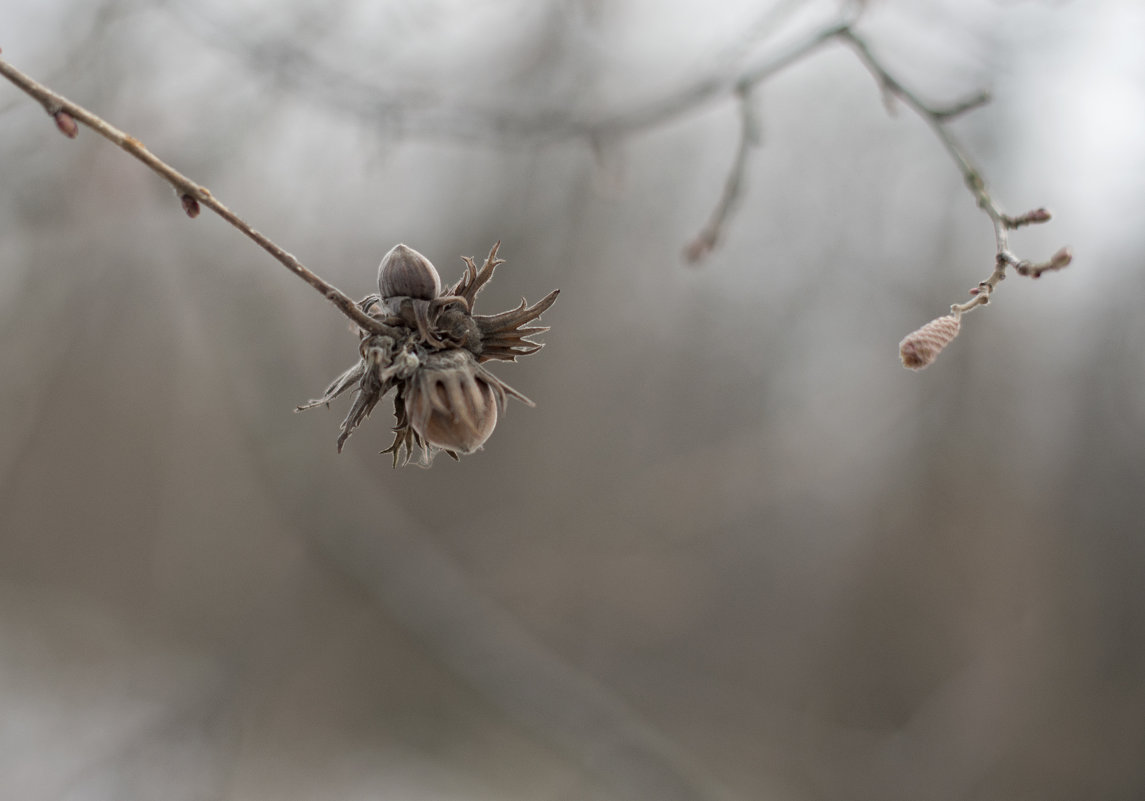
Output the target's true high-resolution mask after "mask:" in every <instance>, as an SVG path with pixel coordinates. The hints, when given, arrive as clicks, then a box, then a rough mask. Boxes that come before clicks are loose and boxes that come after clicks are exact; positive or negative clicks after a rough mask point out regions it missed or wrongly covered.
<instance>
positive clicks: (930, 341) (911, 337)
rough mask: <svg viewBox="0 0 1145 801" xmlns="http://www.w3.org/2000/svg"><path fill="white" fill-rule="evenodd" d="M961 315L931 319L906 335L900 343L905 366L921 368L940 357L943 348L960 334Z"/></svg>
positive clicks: (915, 368) (900, 353) (914, 368)
mask: <svg viewBox="0 0 1145 801" xmlns="http://www.w3.org/2000/svg"><path fill="white" fill-rule="evenodd" d="M961 325H962V320H961V315H959V314H948V315H946V316H944V317H939V318H938V319H937V320H931V321H930V322H929V323H927V324H926V325H924V326H923V327H922V328H920V329H918V330H917V331H914V332H912V333H910V334H908V335H907V336H906V338H904V339H903V341H902V342H900V343H899V357H900V358H901V359H902V364H903V367H907V368H909V369H911V370H921V369H922V368H924V367H926V366H927V365H929V364H930V363H931V362H933V361H934V360H935V359H937V358H938V354H939V353H941V352H942V349H943V348H945V347H946V346H947V345H949V344H950V343H951V341H953V339H954V338H955V337H956V336H958V329H959V327H960V326H961Z"/></svg>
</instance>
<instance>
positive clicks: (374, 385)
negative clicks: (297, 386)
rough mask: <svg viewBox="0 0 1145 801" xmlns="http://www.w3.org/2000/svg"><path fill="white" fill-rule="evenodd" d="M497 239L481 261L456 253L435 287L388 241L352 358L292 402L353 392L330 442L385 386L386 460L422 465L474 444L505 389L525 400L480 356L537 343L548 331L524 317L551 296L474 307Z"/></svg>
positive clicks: (434, 278)
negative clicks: (390, 421)
mask: <svg viewBox="0 0 1145 801" xmlns="http://www.w3.org/2000/svg"><path fill="white" fill-rule="evenodd" d="M499 246H500V242H498V243H497V244H496V245H494V246H493V249H492V250H490V251H489V255H488V257H486V259H485V263H484V264H483V265H482V266H481V267H478V266H477V264H476V262H474V261H473V260H472V259H470V258H465V259H464V261H465V272H464V274H463V275H462V276H461V279H460V280H459V281H458V282H457V283H456V284H454V285H453V286H452V287H450V288H448V289H442V287H441V281H440V279H439V278H438V275H437V270H435V269H434V268H433V265H432V264H430V263H429V260H428V259H426V258H425V257H424V256H422V255H421V254H420V253H418V252H417V251H416V250H413V249H412V248H409V247H406V246H405V245H398V246H396V247H395V248H393V249H392V250H391V251H390V252H389V253H387V254H386V256H385V258H383V259H382V263H381V266H380V267H379V269H378V290H379V292H380V294H377V295H368V296H366V297H365V298H363V299H362V300H361V301H360V302H359V303H358V306H359V308H360V309H361V310H362V311H363V312H365V313H366V314H369V315H370V316H371V317H373V318H374V319H375V320H377V321H378V323H379V326H380V327H381V328H382V331H381V332H371V331H366V330H360V331H359V346H358V352H359V356H360V358H359V360H358V362H357V363H356V364H354V365H353V366H351V367H350V368H349V369H348V370H346V371H345V372H343V373H342V374H341V375H339V376H338V377H337V378H335V379H334V380H333V381H332V382H331V383H330V385H329V386H327V387H326V391H325V392H323V393H322V396H321V397H320V398H316V399H314V400H312V401H310V402H308V403H304V404H302V405H301V406H299V407H298V410H299V411H301V410H303V409H311V408H314V407H315V406H324V405H326V404H328V403H330V401H332V400H334V399H335V398H337V397H338V396H339V395H341V394H343V393H345V392H351V391H352V392H353V396H354V400H353V403H352V404H351V405H350V411H349V412H348V413H347V414H346V417H345V419H344V420H342V426H341V433H340V434H339V436H338V442H337V445H338V450H339V451H341V450H342V446H343V445H344V444H345V442H346V440H347V439H348V438H349V436H350V434H352V433H353V432H354V431H355V429H357V428H358V426H360V425H361V424H362V423H363V422H364V421H365V419H366V418H367V417H369V415H370V412H372V411H373V410H374V407H375V406H376V405H377V404H378V402H379V401H380V400H381V399H382V398H383V397H384V396H385V395H386V394H388V393H389V392H390V391H391V390H393V402H394V418H395V420H396V425H395V426H394V428H393V432H394V441H393V443H392V444H391V445H390V447H388V448H386V449H385V450H384V451H382V452H383V453H392V454H393V457H394V465H395V466H397V465H398V463H399V462H400V463H401V464H408V463H409V461H410V459H411V458H414V457H418V456H419V454H420V459H419V461H420V462H421V463H423V464H426V465H428V464H429V463H430V462H432V460H433V457H434V454H436V453H439V452H441V451H444V452H445V453H447V454H449V455H450V456H452V457H453V458H455V459H456V458H458V456H459V455H460V454H468V453H472V452H473V451H476V450H479V449H480V448H481V446H482V445H484V444H485V442H486V440H488V439H489V436H490V435H491V434H492V433H493V429H494V428H496V427H497V421H498V419H499V418H500V417H501V415H502V414H503V413H504V411H505V405H506V401H507V399H508V397H509V396H510V395H512V396H513V397H515V398H517V399H518V400H521V401H523V402H524V403H527V404H528V405H530V406H532V405H533V402H532V401H531V400H529V399H528V398H526V397H525V396H524V395H522V394H521V393H520V392H517V391H516V390H515V389H513V388H512V387H510V386H509V385H508V384H505V383H504V382H503V381H501V380H500V379H499V378H497V376H495V375H493V373H491V372H490V371H489V370H488V369H487V368H486V367H485V366H484V365H485V363H486V362H489V361H495V360H500V361H516V360H517V358H518V357H520V356H528V355H529V354H531V353H536V352H537V351H538V350H540V349H541V343H539V342H535V341H533V340H532V339H530V337H532V336H535V335H537V334H542V333H544V332H545V331H548V330H549V329H548V328H547V327H545V326H534V325H529V324H530V323H532V322H533V321H534V320H536V319H537V318H539V317H540V316H541V313H542V312H544V311H545V310H547V309H548V308H549V307H550V306H552V305H553V303H554V302H555V301H556V299H557V291H555V290H554V291H553V292H550V293H549V294H548V295H546V296H545V297H544V298H542V299H541V300H540V301H538V302H537V303H535V304H533V305H532V306H529V305H528V304H527V303H525V302H524V301H523V300H522V302H521V305H520V306H518V307H517V308H515V309H510V310H509V311H506V312H502V313H501V314H490V315H484V314H474V313H473V304H474V302H475V301H476V299H477V294H478V293H479V292H480V291H481V288H482V287H483V286H484V285H485V284H487V283H488V282H489V280H490V279H491V278H492V277H493V271H494V269H496V267H497V265H499V264H502V263H503V262H502V261H501V259H498V258H497V249H498V247H499Z"/></svg>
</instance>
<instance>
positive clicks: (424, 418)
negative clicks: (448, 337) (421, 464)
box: [406, 350, 505, 454]
mask: <svg viewBox="0 0 1145 801" xmlns="http://www.w3.org/2000/svg"><path fill="white" fill-rule="evenodd" d="M495 380H496V379H493V380H492V381H491V380H489V374H488V373H486V372H485V371H484V370H483V369H482V368H480V367H478V366H477V362H476V360H475V359H474V358H473V355H472V354H471V353H469V351H465V350H447V351H442V352H439V353H433V354H431V355H430V356H429V358H428V359H427V360H426V361H425V362H424V363H423V365H422V368H421V369H420V370H419V371H418V372H417V374H416V375H415V376H414V378H413V380H411V381H410V383H409V385H408V391H407V397H406V409H407V411H408V413H409V421H410V425H412V426H413V429H414V431H416V432H417V434H418V435H419V436H420V437H421V438H422V439H423V440H425V442H426V444H428V445H430V446H436V447H438V448H443V449H444V450H447V451H451V452H453V453H462V454H464V453H472V452H473V451H475V450H477V449H478V448H480V447H481V446H482V445H483V444H484V443H485V440H487V439H489V435H490V434H492V433H493V429H494V428H495V427H496V426H497V412H498V407H499V406H501V405H502V404H503V403H504V398H505V393H504V390H503V389H501V388H500V387H499V386H497V385H496V384H495V383H494V382H495Z"/></svg>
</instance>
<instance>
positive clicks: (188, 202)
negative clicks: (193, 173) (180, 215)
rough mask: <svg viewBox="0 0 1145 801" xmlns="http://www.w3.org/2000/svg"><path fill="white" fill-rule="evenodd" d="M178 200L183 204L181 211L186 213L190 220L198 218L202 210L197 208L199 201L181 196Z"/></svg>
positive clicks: (187, 196)
mask: <svg viewBox="0 0 1145 801" xmlns="http://www.w3.org/2000/svg"><path fill="white" fill-rule="evenodd" d="M179 200H180V201H181V202H182V203H183V211H185V212H187V216H188V217H190V218H191V219H192V220H193V219H195V218H196V217H198V216H199V212H200V211H202V209H200V208H199V201H197V200H196V199H195V198H194V197H192V196H191V195H183V196H182V197H181V198H179Z"/></svg>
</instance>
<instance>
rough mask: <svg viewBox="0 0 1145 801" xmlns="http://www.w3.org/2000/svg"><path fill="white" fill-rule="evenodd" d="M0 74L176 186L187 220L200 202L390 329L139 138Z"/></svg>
mask: <svg viewBox="0 0 1145 801" xmlns="http://www.w3.org/2000/svg"><path fill="white" fill-rule="evenodd" d="M0 74H2V75H3V76H4V77H5V78H7V79H8V80H9V81H11V82H12V83H14V84H15V85H16V86H17V87H19V88H20V89H23V90H24V91H25V92H26V93H27V94H28V95H29V96H31V97H32V98H33V99H35V100H36V101H38V102H39V103H40V105H42V106H43V107H44V110H45V111H46V112H47V113H48V114H49V115H50V116H51V117H53V118H54V119H55V122H56V126H57V127H58V128H59V129H60V131H61V132H62V133H63V134H64V135H65V136H68V137H69V138H75V136H76V134H77V133H78V132H79V129H78V127H77V123H80V124H83V125H86V126H87V127H88V128H91V129H92V130H93V131H95V132H96V133H97V134H99V135H100V136H102V137H104V138H105V139H107V140H108V141H110V142H113V143H115V144H116V145H118V146H119V147H121V148H122V149H123V150H126V151H127V152H128V153H130V154H131V155H132V156H134V157H135V158H137V159H139V160H140V161H142V162H143V163H144V164H145V165H147V166H148V167H149V168H150V169H151V170H152V171H154V172H156V173H158V174H159V175H161V176H162V177H163V178H164V179H166V180H167V182H168V183H169V184H171V186H172V187H174V189H175V193H176V195H177V196H178V197H179V199H180V202H181V203H182V205H183V209H184V210H185V211H186V213H187V215H188V216H189V217H195V216H197V215H198V214H199V206H200V204H201V205H203V206H206V207H207V208H209V209H211V210H212V211H214V212H215V213H216V214H218V215H219V216H220V217H222V218H223V219H224V220H226V221H227V222H228V223H230V224H231V225H232V226H234V227H235V228H237V229H238V230H240V231H242V232H243V233H244V234H246V235H247V236H248V237H249V238H250V239H252V240H254V241H255V242H256V243H257V244H258V245H259V247H261V248H262V249H263V250H265V251H266V252H267V253H269V254H270V255H271V256H273V257H274V258H275V259H277V260H278V261H279V263H281V264H282V265H283V266H284V267H286V269H288V270H290V272H292V273H294V274H295V275H297V276H298V277H299V278H301V279H302V280H303V281H305V282H306V283H308V284H309V285H310V286H312V287H314V289H316V290H318V291H319V292H321V293H322V295H323V296H324V297H325V298H326V299H327V300H329V301H330V302H331V303H333V304H334V305H335V306H336V307H337V308H338V310H339V311H341V312H342V314H344V315H346V316H347V317H348V318H350V319H351V320H352V321H353V322H354V323H356V324H357V325H358V326H359V327H361V328H362V329H363V330H365V331H369V332H371V333H375V334H384V333H386V332H387V331H389V330H390V329H389V327H388V326H385V325H383V324H382V323H380V322H379V321H377V320H375V319H374V318H372V317H370V316H369V315H367V314H366V313H365V312H364V311H362V309H361V308H359V307H358V304H357V303H355V302H354V301H353V300H351V299H350V297H349V296H347V295H346V294H344V293H343V292H342V291H341V290H339V289H338V288H337V287H335V286H334V285H333V284H330V283H329V282H327V281H325V280H324V279H322V278H321V277H319V276H318V275H317V274H315V273H313V272H311V271H310V270H309V269H307V268H306V266H305V265H303V264H302V262H300V261H298V259H296V258H295V257H294V256H292V255H291V254H290V253H287V252H286V251H285V250H283V249H282V248H281V247H279V246H278V245H276V244H275V243H274V242H273V241H271V240H270V239H269V238H268V237H266V236H265V235H263V234H261V233H260V232H258V231H257V230H255V229H254V228H252V227H251V226H250V224H249V223H247V222H246V221H245V220H243V219H242V218H241V217H239V216H238V215H237V214H235V213H234V212H233V211H231V210H230V209H229V208H227V207H226V206H224V205H223V204H222V203H221V202H220V201H218V200H216V199H215V196H214V195H212V194H211V192H210V190H208V189H207V188H206V187H205V186H201V185H199V184H198V183H196V182H194V181H192V180H191V179H190V178H188V177H187V176H185V175H183V174H182V173H181V172H179V171H178V170H176V169H175V168H174V167H172V166H170V165H169V164H167V163H166V162H164V161H162V160H161V159H160V158H159V157H157V156H156V155H155V154H153V153H152V152H151V151H150V150H148V149H147V148H146V147H144V146H143V143H142V142H140V141H139V140H138V139H136V138H135V137H133V136H129V135H128V134H126V133H124V132H123V131H121V130H119V129H118V128H116V127H115V126H113V125H111V124H109V123H107V122H106V121H104V120H103V119H101V118H100V117H98V116H96V115H95V114H93V113H92V112H90V111H88V110H87V109H85V108H83V107H82V106H79V105H76V104H75V103H73V102H71V101H70V100H68V99H67V98H65V97H63V96H61V95H59V94H56V93H55V92H53V91H52V90H51V89H49V88H47V87H46V86H43V85H42V84H40V83H37V82H36V81H34V80H33V79H32V78H30V77H29V76H28V75H25V74H24V73H23V72H21V71H20V70H18V69H16V68H15V67H13V66H12V65H11V64H9V63H8V62H7V61H5V60H4V59H0Z"/></svg>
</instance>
